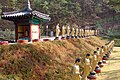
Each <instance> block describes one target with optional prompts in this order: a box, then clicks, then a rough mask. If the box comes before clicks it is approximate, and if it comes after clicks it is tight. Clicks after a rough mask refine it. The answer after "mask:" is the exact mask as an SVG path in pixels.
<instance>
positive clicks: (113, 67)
mask: <svg viewBox="0 0 120 80" xmlns="http://www.w3.org/2000/svg"><path fill="white" fill-rule="evenodd" d="M98 80H120V47H114V49H113V52H112V54H111V56H110V58H109V60H107V64H106V65H105V66H104V67H103V68H102V73H100V74H98Z"/></svg>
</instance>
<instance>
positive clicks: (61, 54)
mask: <svg viewBox="0 0 120 80" xmlns="http://www.w3.org/2000/svg"><path fill="white" fill-rule="evenodd" d="M104 43H105V41H104V40H102V39H101V38H98V37H89V38H81V39H74V40H73V39H70V40H61V41H58V40H56V41H50V42H40V43H33V44H25V45H21V44H17V45H3V46H1V54H0V80H6V79H10V80H11V79H15V80H72V75H71V69H72V66H73V64H74V60H75V59H76V58H77V57H82V58H83V57H84V55H85V53H93V51H94V50H95V49H96V47H100V46H102V45H104Z"/></svg>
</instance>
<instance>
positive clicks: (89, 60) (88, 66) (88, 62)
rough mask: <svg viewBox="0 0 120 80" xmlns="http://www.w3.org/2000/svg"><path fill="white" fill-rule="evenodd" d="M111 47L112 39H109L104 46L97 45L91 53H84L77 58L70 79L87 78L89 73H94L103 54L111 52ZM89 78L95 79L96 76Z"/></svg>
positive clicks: (82, 79) (79, 79)
mask: <svg viewBox="0 0 120 80" xmlns="http://www.w3.org/2000/svg"><path fill="white" fill-rule="evenodd" d="M113 47H114V41H109V42H108V43H106V44H105V45H104V46H102V47H100V48H99V47H98V48H97V49H96V50H95V51H94V52H93V54H85V57H84V58H77V59H76V60H75V63H74V66H73V68H72V69H73V70H72V75H73V79H72V80H88V78H89V76H90V75H95V74H96V73H95V69H96V66H98V65H99V63H100V62H102V61H103V57H104V56H107V55H110V54H111V52H112V50H113ZM107 57H109V56H107ZM92 77H93V76H92ZM90 80H96V78H93V79H90Z"/></svg>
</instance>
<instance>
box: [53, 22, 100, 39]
mask: <svg viewBox="0 0 120 80" xmlns="http://www.w3.org/2000/svg"><path fill="white" fill-rule="evenodd" d="M60 33H62V38H65V37H66V38H70V37H71V38H80V37H87V36H90V35H91V36H92V35H98V34H99V30H89V29H82V28H81V29H79V28H74V27H73V28H70V27H69V26H67V27H65V26H62V29H61V30H60V27H59V24H58V25H57V26H56V34H55V36H56V38H59V36H60Z"/></svg>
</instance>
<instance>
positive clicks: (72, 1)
mask: <svg viewBox="0 0 120 80" xmlns="http://www.w3.org/2000/svg"><path fill="white" fill-rule="evenodd" d="M30 2H31V8H32V9H33V10H38V11H40V12H43V13H46V14H49V15H50V17H51V21H50V22H49V23H46V24H47V25H49V28H50V30H53V31H54V29H55V26H56V25H57V24H58V23H59V24H60V26H62V25H70V26H71V27H73V26H75V25H78V27H79V28H80V27H84V26H96V27H99V28H100V29H101V30H103V31H104V32H107V33H109V32H111V30H112V31H113V32H114V30H115V32H116V30H117V32H119V31H118V29H119V21H120V14H119V12H120V0H30ZM26 4H27V0H4V1H3V0H0V13H1V14H2V12H10V11H16V10H21V9H23V8H24V7H25V6H26ZM10 25H11V26H10ZM43 25H44V24H43ZM13 26H14V25H13V24H12V23H11V22H6V21H3V20H0V27H2V28H3V29H4V28H6V27H7V28H12V29H13ZM43 28H44V27H43ZM108 29H109V30H108ZM110 34H111V33H110ZM116 34H118V33H116Z"/></svg>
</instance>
